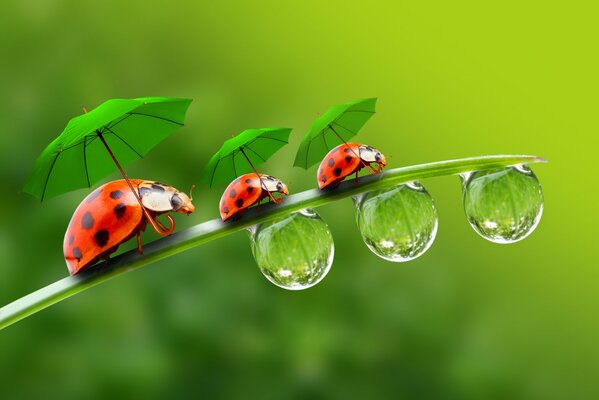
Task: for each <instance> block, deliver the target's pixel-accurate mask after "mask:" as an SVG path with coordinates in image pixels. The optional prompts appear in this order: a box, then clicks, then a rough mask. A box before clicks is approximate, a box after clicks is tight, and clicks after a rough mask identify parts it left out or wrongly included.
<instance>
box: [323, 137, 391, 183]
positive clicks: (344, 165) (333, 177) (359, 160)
mask: <svg viewBox="0 0 599 400" xmlns="http://www.w3.org/2000/svg"><path fill="white" fill-rule="evenodd" d="M372 163H376V167H375V168H373V167H371V166H370V164H372ZM386 165H387V161H386V160H385V156H384V155H383V154H382V153H381V152H380V151H378V150H376V149H374V148H372V147H370V146H366V145H365V144H359V143H343V144H340V145H339V146H337V147H335V148H334V149H333V150H331V151H329V152H328V153H327V155H326V156H325V157H324V159H323V160H322V162H321V163H320V166H319V167H318V175H317V179H318V187H319V188H320V189H324V188H326V187H328V186H331V187H335V186H337V185H338V184H339V183H340V182H341V181H342V180H343V179H345V178H346V177H347V176H349V175H352V174H354V173H355V174H356V182H358V172H359V171H360V170H361V169H362V168H366V169H368V170H369V171H370V172H371V173H373V174H378V173H379V172H381V171H382V170H383V168H384V167H385V166H386Z"/></svg>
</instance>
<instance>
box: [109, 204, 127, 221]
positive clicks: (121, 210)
mask: <svg viewBox="0 0 599 400" xmlns="http://www.w3.org/2000/svg"><path fill="white" fill-rule="evenodd" d="M112 211H114V215H116V217H117V218H118V219H121V218H123V215H125V211H127V206H126V205H124V204H123V203H119V204H117V205H116V206H114V208H113V209H112Z"/></svg>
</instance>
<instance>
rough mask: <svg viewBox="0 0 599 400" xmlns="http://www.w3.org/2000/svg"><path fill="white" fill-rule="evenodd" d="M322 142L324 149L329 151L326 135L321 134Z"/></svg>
mask: <svg viewBox="0 0 599 400" xmlns="http://www.w3.org/2000/svg"><path fill="white" fill-rule="evenodd" d="M322 140H323V141H324V147H325V148H326V149H327V150H328V149H329V145H328V143H327V138H326V135H325V134H324V133H323V134H322Z"/></svg>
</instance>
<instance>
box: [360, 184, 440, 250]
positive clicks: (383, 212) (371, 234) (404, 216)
mask: <svg viewBox="0 0 599 400" xmlns="http://www.w3.org/2000/svg"><path fill="white" fill-rule="evenodd" d="M354 202H355V204H356V221H357V223H358V228H359V229H360V233H361V234H362V239H363V240H364V243H366V245H367V246H368V248H369V249H370V250H371V251H372V252H373V253H374V254H376V255H377V256H379V257H381V258H383V259H385V260H389V261H395V262H403V261H410V260H413V259H415V258H416V257H419V256H421V255H422V254H424V252H426V250H428V248H429V247H430V246H431V244H432V243H433V241H434V240H435V236H436V234H437V224H438V220H437V210H436V209H435V203H434V201H433V198H432V197H431V195H430V194H429V193H428V192H427V191H426V189H425V188H424V187H423V186H422V185H421V184H419V183H418V182H411V183H408V184H404V185H399V186H396V187H394V188H393V189H390V190H389V189H387V190H379V191H374V192H369V193H366V194H363V195H360V196H356V197H354Z"/></svg>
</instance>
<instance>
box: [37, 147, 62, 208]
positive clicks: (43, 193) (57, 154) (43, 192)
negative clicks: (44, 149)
mask: <svg viewBox="0 0 599 400" xmlns="http://www.w3.org/2000/svg"><path fill="white" fill-rule="evenodd" d="M60 153H62V151H59V152H58V153H56V157H54V161H52V165H51V166H50V171H48V176H47V177H46V183H44V190H43V191H42V198H41V199H40V200H41V201H44V196H45V195H46V188H47V187H48V181H49V180H50V174H51V173H52V169H53V168H54V164H56V160H58V156H59V155H60Z"/></svg>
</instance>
